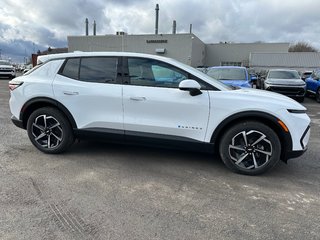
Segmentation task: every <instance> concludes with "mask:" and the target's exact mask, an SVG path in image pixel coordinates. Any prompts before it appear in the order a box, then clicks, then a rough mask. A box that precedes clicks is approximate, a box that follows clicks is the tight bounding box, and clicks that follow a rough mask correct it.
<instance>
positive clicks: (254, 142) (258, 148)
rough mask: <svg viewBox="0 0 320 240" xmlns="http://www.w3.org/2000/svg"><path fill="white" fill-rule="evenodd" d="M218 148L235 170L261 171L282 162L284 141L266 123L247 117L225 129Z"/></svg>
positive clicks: (257, 172)
mask: <svg viewBox="0 0 320 240" xmlns="http://www.w3.org/2000/svg"><path fill="white" fill-rule="evenodd" d="M219 152H220V156H221V159H222V161H223V162H224V164H225V165H226V166H227V167H228V168H229V169H231V170H232V171H234V172H237V173H240V174H246V175H258V174H262V173H264V172H266V171H267V170H269V169H271V168H272V167H274V166H275V165H276V164H277V163H278V162H279V160H280V152H281V144H280V140H279V138H278V136H277V134H276V133H275V132H274V131H273V130H272V129H271V128H270V127H268V126H267V125H264V124H262V123H259V122H255V121H245V122H241V123H238V124H236V125H234V126H232V127H231V128H230V129H228V130H227V131H226V132H225V134H224V135H223V137H222V139H221V141H220V145H219Z"/></svg>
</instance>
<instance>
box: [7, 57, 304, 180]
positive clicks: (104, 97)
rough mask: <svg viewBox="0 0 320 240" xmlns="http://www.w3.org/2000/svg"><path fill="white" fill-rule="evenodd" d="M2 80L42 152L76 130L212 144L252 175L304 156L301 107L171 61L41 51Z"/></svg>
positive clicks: (142, 140)
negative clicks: (28, 66) (32, 63)
mask: <svg viewBox="0 0 320 240" xmlns="http://www.w3.org/2000/svg"><path fill="white" fill-rule="evenodd" d="M41 62H42V64H40V65H38V66H36V67H35V68H33V69H32V70H31V71H29V72H28V73H27V74H25V75H23V76H20V77H17V78H15V79H13V80H11V81H10V82H9V89H10V95H11V97H10V102H9V103H10V110H11V113H12V118H11V119H12V122H13V123H14V124H15V125H16V126H18V127H20V128H23V129H26V130H27V133H28V136H29V138H30V141H31V142H32V144H33V145H34V146H35V147H36V148H37V149H39V150H40V151H42V152H45V153H61V152H63V151H65V150H67V149H68V148H69V147H70V145H71V144H72V143H73V142H74V140H75V139H79V138H83V137H91V138H94V139H102V138H103V139H105V140H112V141H116V142H131V143H139V144H148V145H149V144H155V145H156V146H162V147H182V148H184V149H196V150H199V151H212V152H213V151H216V152H218V153H219V154H220V157H221V159H222V161H223V162H224V164H225V165H226V166H227V167H228V168H229V169H231V170H232V171H234V172H237V173H241V174H247V175H257V174H261V173H263V172H265V171H267V170H269V169H271V168H272V167H274V166H275V165H276V164H277V163H278V162H279V161H280V160H283V161H285V162H286V161H287V160H288V159H289V158H294V157H298V156H300V155H302V154H303V153H304V152H305V151H306V149H307V144H308V141H309V136H310V127H309V124H310V118H309V117H308V115H307V114H306V108H305V107H304V106H302V105H301V104H299V103H298V102H296V101H294V100H293V99H290V98H288V97H286V96H283V95H280V94H277V93H272V92H267V91H263V90H259V89H237V88H235V87H231V86H227V85H225V84H223V83H221V82H220V81H218V80H215V79H213V78H211V77H209V76H208V75H206V74H204V73H202V72H200V71H198V70H196V69H195V68H192V67H190V66H187V65H185V64H183V63H180V62H178V61H176V60H173V59H169V58H165V57H161V56H156V55H147V54H140V53H125V52H74V53H64V54H54V55H47V56H43V57H42V58H41Z"/></svg>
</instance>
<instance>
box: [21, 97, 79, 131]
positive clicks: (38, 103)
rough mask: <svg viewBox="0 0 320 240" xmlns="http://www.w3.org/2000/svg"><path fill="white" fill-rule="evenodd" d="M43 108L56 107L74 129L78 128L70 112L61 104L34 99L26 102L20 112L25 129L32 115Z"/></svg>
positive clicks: (43, 98)
mask: <svg viewBox="0 0 320 240" xmlns="http://www.w3.org/2000/svg"><path fill="white" fill-rule="evenodd" d="M42 107H54V108H56V109H58V110H60V111H61V112H62V113H63V114H64V115H65V116H66V118H67V119H68V121H69V123H70V124H71V127H72V128H77V124H76V121H75V120H74V118H73V116H72V114H71V113H70V112H69V110H68V109H67V108H66V107H65V106H64V105H63V104H61V103H60V102H58V101H56V100H54V99H51V98H47V97H38V98H33V99H31V100H29V101H28V102H26V103H25V104H24V105H23V107H22V109H21V111H20V117H19V118H20V120H22V124H23V128H24V129H26V128H27V122H28V119H29V117H30V115H31V114H32V112H34V111H35V110H36V109H39V108H42Z"/></svg>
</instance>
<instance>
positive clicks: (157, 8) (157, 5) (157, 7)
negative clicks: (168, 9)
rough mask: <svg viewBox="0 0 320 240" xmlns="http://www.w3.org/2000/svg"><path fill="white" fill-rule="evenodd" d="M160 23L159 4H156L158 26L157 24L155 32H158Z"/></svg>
mask: <svg viewBox="0 0 320 240" xmlns="http://www.w3.org/2000/svg"><path fill="white" fill-rule="evenodd" d="M158 25H159V4H156V26H155V34H156V35H157V34H158Z"/></svg>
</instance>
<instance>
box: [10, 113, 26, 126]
mask: <svg viewBox="0 0 320 240" xmlns="http://www.w3.org/2000/svg"><path fill="white" fill-rule="evenodd" d="M11 121H12V122H13V124H14V125H16V126H17V127H19V128H22V129H25V127H24V126H23V122H22V121H21V120H19V119H17V118H16V117H15V116H13V115H12V117H11Z"/></svg>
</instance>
